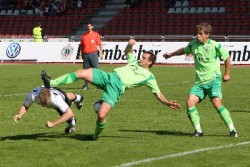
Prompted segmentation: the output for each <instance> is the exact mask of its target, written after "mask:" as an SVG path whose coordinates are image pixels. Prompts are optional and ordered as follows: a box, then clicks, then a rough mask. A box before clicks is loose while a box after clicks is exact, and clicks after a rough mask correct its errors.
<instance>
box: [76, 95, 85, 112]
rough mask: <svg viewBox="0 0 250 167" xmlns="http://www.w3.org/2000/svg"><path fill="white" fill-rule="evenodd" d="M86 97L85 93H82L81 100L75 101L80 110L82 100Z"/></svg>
mask: <svg viewBox="0 0 250 167" xmlns="http://www.w3.org/2000/svg"><path fill="white" fill-rule="evenodd" d="M84 98H85V97H84V95H81V99H80V101H79V102H75V104H76V107H77V109H78V110H80V109H81V108H82V106H83V103H82V101H83V99H84Z"/></svg>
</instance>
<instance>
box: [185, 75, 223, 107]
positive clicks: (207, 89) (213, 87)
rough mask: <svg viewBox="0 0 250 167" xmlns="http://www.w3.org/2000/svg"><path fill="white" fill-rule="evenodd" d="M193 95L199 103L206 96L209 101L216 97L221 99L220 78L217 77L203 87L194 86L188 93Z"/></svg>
mask: <svg viewBox="0 0 250 167" xmlns="http://www.w3.org/2000/svg"><path fill="white" fill-rule="evenodd" d="M190 94H193V95H195V96H198V97H199V98H200V102H201V101H202V100H204V99H205V97H206V95H208V97H209V98H210V100H211V99H213V98H214V97H218V98H220V99H222V91H221V78H219V77H217V78H215V79H214V80H212V81H210V82H209V83H207V84H204V85H197V84H195V85H194V86H193V87H192V88H191V89H190V91H189V95H190Z"/></svg>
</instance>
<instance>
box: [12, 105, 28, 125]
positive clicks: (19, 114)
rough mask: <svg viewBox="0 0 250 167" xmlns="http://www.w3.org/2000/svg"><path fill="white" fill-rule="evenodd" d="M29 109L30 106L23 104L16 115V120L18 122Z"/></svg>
mask: <svg viewBox="0 0 250 167" xmlns="http://www.w3.org/2000/svg"><path fill="white" fill-rule="evenodd" d="M27 110H28V107H25V106H24V105H22V107H21V108H20V110H19V113H18V114H16V115H15V116H14V121H15V122H18V121H19V120H20V119H21V118H22V117H23V115H24V114H25V113H26V111H27Z"/></svg>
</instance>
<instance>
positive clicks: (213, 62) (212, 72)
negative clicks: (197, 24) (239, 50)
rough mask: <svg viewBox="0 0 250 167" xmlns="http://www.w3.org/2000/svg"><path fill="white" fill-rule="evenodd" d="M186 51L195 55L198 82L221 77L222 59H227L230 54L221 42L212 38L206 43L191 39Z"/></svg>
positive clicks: (196, 80) (196, 81) (201, 82)
mask: <svg viewBox="0 0 250 167" xmlns="http://www.w3.org/2000/svg"><path fill="white" fill-rule="evenodd" d="M184 53H186V54H192V55H193V56H194V64H195V70H196V78H195V83H196V84H206V83H208V82H210V81H212V80H213V79H214V78H216V77H221V71H220V59H222V60H223V61H225V60H226V59H227V58H228V56H229V53H228V51H227V50H225V49H224V48H223V47H222V46H221V44H219V43H217V42H216V41H214V40H211V39H208V41H207V42H206V43H205V44H203V43H200V42H199V41H198V40H197V39H195V40H193V41H191V42H190V43H189V44H188V45H187V46H186V47H185V48H184Z"/></svg>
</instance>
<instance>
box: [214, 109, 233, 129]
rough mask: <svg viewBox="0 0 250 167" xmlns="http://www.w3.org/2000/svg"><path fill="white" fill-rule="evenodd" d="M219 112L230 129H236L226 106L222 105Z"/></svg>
mask: <svg viewBox="0 0 250 167" xmlns="http://www.w3.org/2000/svg"><path fill="white" fill-rule="evenodd" d="M217 112H218V113H219V114H220V117H221V119H222V120H223V121H224V123H225V124H226V125H227V126H228V129H229V130H230V131H232V130H235V128H234V125H233V121H232V118H231V116H230V113H229V111H228V110H227V109H226V108H225V107H224V106H221V107H220V108H219V109H218V110H217Z"/></svg>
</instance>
